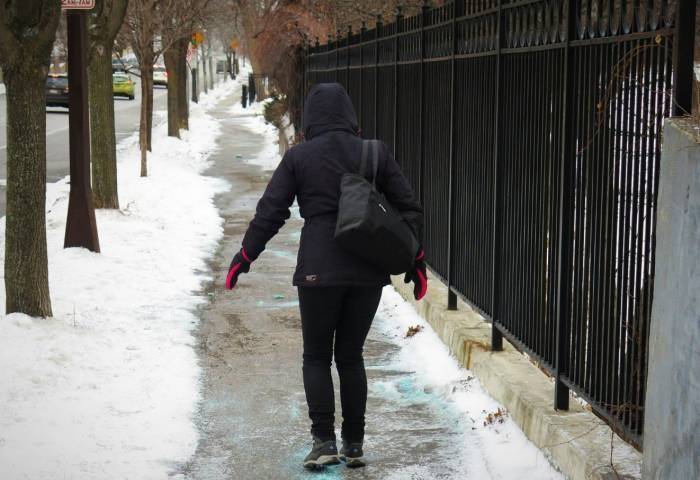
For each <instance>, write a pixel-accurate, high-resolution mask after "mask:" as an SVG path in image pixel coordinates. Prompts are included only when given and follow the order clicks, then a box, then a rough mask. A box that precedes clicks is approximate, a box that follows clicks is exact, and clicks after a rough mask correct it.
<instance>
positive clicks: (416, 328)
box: [406, 325, 423, 338]
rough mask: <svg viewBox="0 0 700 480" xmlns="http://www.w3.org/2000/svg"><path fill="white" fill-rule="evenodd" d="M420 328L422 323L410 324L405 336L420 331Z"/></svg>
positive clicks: (421, 328) (410, 335)
mask: <svg viewBox="0 0 700 480" xmlns="http://www.w3.org/2000/svg"><path fill="white" fill-rule="evenodd" d="M421 330H423V326H422V325H412V326H410V327H408V330H407V331H406V338H408V337H412V336H413V335H415V334H416V333H418V332H420V331H421Z"/></svg>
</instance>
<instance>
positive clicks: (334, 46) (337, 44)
mask: <svg viewBox="0 0 700 480" xmlns="http://www.w3.org/2000/svg"><path fill="white" fill-rule="evenodd" d="M329 35H330V34H329ZM336 35H337V36H336V37H335V42H334V44H333V46H332V47H331V41H330V40H328V48H333V49H334V50H335V70H333V71H334V72H335V81H336V82H337V81H338V69H339V66H338V64H339V62H340V59H339V58H338V46H339V45H340V30H338V31H337V32H336ZM330 38H333V37H330Z"/></svg>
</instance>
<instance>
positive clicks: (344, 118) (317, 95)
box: [302, 83, 358, 140]
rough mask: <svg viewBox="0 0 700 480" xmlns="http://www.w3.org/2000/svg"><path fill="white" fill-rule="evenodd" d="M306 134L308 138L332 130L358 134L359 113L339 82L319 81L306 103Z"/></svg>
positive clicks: (304, 122) (304, 125) (304, 126)
mask: <svg viewBox="0 0 700 480" xmlns="http://www.w3.org/2000/svg"><path fill="white" fill-rule="evenodd" d="M302 127H303V131H304V136H305V138H306V139H307V140H309V139H311V138H312V137H314V136H316V135H319V134H321V133H323V132H328V131H330V130H347V131H349V132H351V133H355V134H357V131H358V127H357V114H356V113H355V107H353V106H352V101H351V100H350V97H349V96H348V93H347V92H346V91H345V89H344V88H343V86H342V85H341V84H339V83H317V84H316V85H314V86H313V87H312V88H311V91H310V92H309V95H308V96H307V97H306V103H305V104H304V121H303V125H302Z"/></svg>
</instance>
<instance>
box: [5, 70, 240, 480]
mask: <svg viewBox="0 0 700 480" xmlns="http://www.w3.org/2000/svg"><path fill="white" fill-rule="evenodd" d="M234 91H236V85H234V84H233V82H229V83H228V84H224V85H222V86H220V87H218V88H217V89H215V90H214V91H212V92H211V93H210V95H207V96H203V98H202V101H201V102H200V104H199V105H193V106H192V108H191V118H190V127H191V131H190V132H184V133H183V139H182V140H177V139H173V138H169V137H167V129H166V125H165V124H164V118H165V116H164V114H163V112H159V114H158V115H157V116H156V125H157V126H156V127H155V128H154V132H153V135H154V136H153V153H151V154H149V160H148V162H149V164H148V166H149V176H148V177H147V178H140V177H139V162H140V158H139V152H138V144H137V137H136V136H133V137H130V138H127V139H125V140H124V141H123V142H121V143H120V145H119V147H118V148H119V151H118V158H119V200H120V204H121V210H120V211H98V212H97V225H98V230H99V235H100V244H101V247H102V253H100V254H93V253H90V252H88V251H86V250H83V249H67V250H65V249H63V237H64V233H65V219H66V210H67V203H68V201H67V199H68V191H69V185H68V183H67V179H64V180H62V181H59V182H57V183H55V184H50V185H48V194H47V223H48V250H49V274H50V290H51V298H52V303H53V312H54V317H53V318H51V319H34V318H29V317H27V316H25V315H19V314H13V315H8V316H2V318H0V372H1V373H0V376H1V379H0V405H1V406H2V408H0V477H1V478H3V479H15V478H31V479H48V478H67V479H88V478H89V479H93V478H95V479H97V478H99V479H110V478H131V479H157V478H167V477H168V474H169V473H171V472H172V471H173V470H174V469H176V468H177V465H178V464H180V463H182V462H184V461H186V460H187V459H188V458H189V457H190V455H191V454H192V453H193V451H194V448H195V446H196V444H197V438H198V436H197V430H196V428H195V427H194V425H193V423H192V417H193V415H194V412H195V409H196V404H197V401H198V399H199V379H200V369H199V367H198V365H197V358H196V355H195V352H194V350H193V343H194V340H193V336H192V330H193V329H194V328H195V326H196V323H197V317H196V315H195V314H194V313H193V312H194V310H195V309H196V307H197V305H199V304H200V303H202V298H201V296H199V294H198V292H200V285H201V283H202V282H203V281H204V280H206V279H207V274H206V271H207V268H206V264H205V260H206V259H207V258H208V257H209V256H210V255H211V253H212V252H213V251H214V250H215V249H216V246H217V242H218V240H219V238H220V237H221V235H222V227H221V218H220V216H219V214H218V212H217V210H216V208H215V207H214V205H213V201H212V199H213V196H214V195H215V194H216V193H217V192H221V191H224V190H225V189H226V188H227V184H226V183H225V182H223V181H221V180H218V179H214V178H211V177H205V176H203V175H202V172H203V171H204V170H205V169H206V168H207V167H208V165H209V160H208V158H209V156H210V154H211V152H212V151H213V149H214V148H215V145H216V141H217V138H218V137H219V135H220V134H221V129H220V124H219V121H218V120H216V119H214V118H213V117H212V116H211V115H210V114H208V113H207V112H208V110H209V109H211V108H212V107H213V106H214V105H216V103H217V102H219V101H221V100H222V99H223V98H224V97H225V96H227V95H229V96H230V95H232V94H233V92H234ZM0 222H1V224H0V238H4V228H5V227H4V218H3V219H2V220H1V221H0ZM3 254H4V246H2V245H0V255H3ZM3 260H4V259H3ZM0 303H2V304H4V285H0Z"/></svg>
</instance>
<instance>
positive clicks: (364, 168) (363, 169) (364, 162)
mask: <svg viewBox="0 0 700 480" xmlns="http://www.w3.org/2000/svg"><path fill="white" fill-rule="evenodd" d="M368 147H369V140H362V157H360V158H361V160H360V171H359V174H360V175H362V176H363V177H364V176H365V172H366V171H367V150H368Z"/></svg>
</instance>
